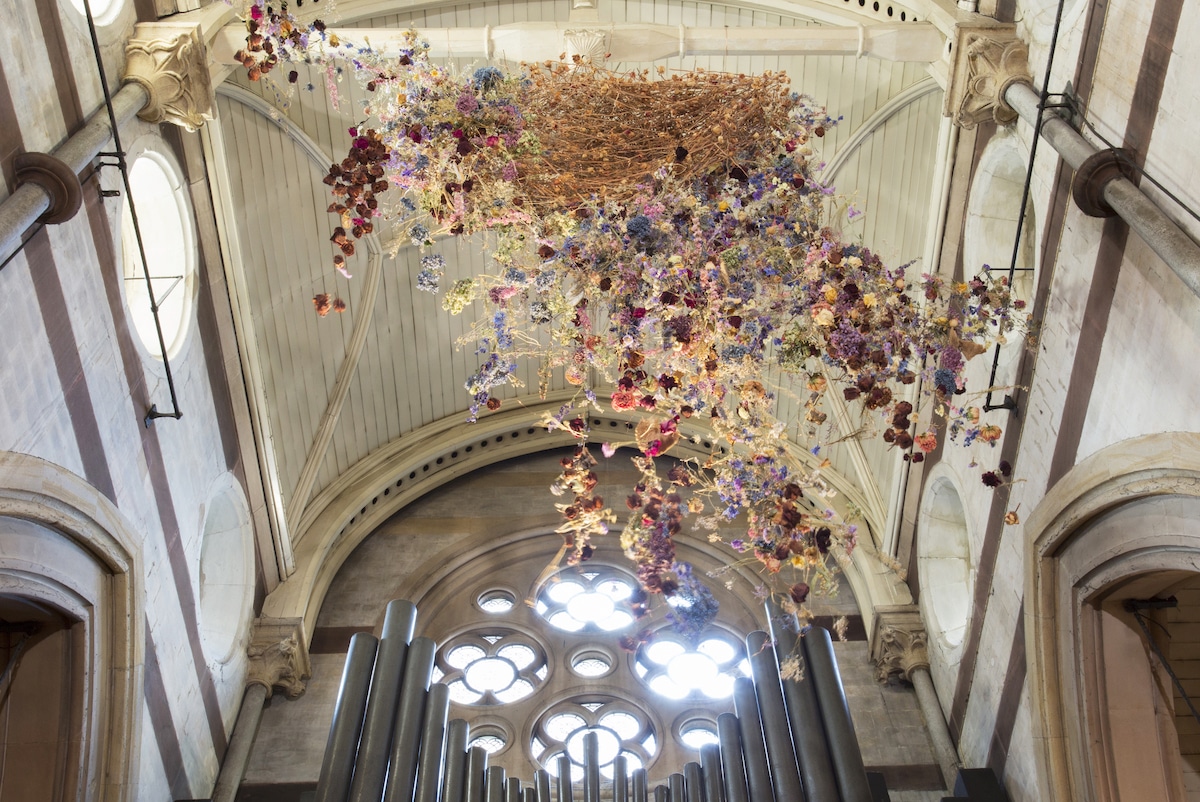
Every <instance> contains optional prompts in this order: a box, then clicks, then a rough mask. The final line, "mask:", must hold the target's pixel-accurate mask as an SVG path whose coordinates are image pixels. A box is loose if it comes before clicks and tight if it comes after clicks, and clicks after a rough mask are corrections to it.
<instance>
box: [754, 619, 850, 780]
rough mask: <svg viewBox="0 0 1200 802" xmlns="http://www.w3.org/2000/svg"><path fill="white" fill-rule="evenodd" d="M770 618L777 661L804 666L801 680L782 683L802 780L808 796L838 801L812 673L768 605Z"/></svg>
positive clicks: (792, 636) (792, 637)
mask: <svg viewBox="0 0 1200 802" xmlns="http://www.w3.org/2000/svg"><path fill="white" fill-rule="evenodd" d="M767 617H768V620H769V621H770V622H771V637H772V638H774V639H775V657H776V660H777V661H778V662H779V663H781V664H782V662H783V660H784V659H785V657H787V656H794V657H796V658H797V659H798V660H800V663H801V666H802V668H801V677H800V678H799V679H788V680H784V681H783V698H784V702H785V704H786V707H787V717H788V723H789V724H790V725H791V730H792V741H793V743H794V744H795V746H796V757H797V759H798V760H799V763H800V780H801V782H803V783H804V790H805V792H806V793H807V794H808V795H809V796H811V797H812V798H813V799H837V798H838V788H837V779H836V778H835V777H834V774H833V759H832V758H831V757H830V755H829V743H828V742H827V740H826V738H825V732H824V730H823V729H822V728H821V727H819V726H816V725H817V723H818V722H819V721H820V720H821V709H820V707H818V705H817V692H816V688H815V687H814V685H813V681H812V672H811V671H810V670H809V669H808V667H807V665H806V664H807V661H806V660H805V658H804V652H803V650H802V649H801V648H800V643H799V640H798V639H797V637H796V635H795V634H794V632H793V631H792V630H791V629H790V628H789V627H788V626H786V624H785V620H786V619H785V617H784V613H783V611H782V610H781V609H780V608H779V607H778V606H777V605H774V604H771V603H770V602H768V603H767ZM787 618H790V620H791V623H792V624H793V625H798V622H797V621H796V617H795V616H788V617H787Z"/></svg>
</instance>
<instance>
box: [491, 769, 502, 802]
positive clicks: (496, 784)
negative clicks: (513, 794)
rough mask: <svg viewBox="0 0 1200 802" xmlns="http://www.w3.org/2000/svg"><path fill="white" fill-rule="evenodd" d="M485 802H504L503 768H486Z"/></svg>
mask: <svg viewBox="0 0 1200 802" xmlns="http://www.w3.org/2000/svg"><path fill="white" fill-rule="evenodd" d="M487 802H504V768H503V767H502V766H488V770H487Z"/></svg>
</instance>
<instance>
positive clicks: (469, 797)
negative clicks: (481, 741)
mask: <svg viewBox="0 0 1200 802" xmlns="http://www.w3.org/2000/svg"><path fill="white" fill-rule="evenodd" d="M487 769H488V753H487V750H486V749H484V748H483V747H482V746H472V747H471V748H470V750H468V751H467V781H466V783H465V787H464V789H463V791H464V793H463V797H464V800H465V802H484V785H485V784H486V783H485V779H486V776H487Z"/></svg>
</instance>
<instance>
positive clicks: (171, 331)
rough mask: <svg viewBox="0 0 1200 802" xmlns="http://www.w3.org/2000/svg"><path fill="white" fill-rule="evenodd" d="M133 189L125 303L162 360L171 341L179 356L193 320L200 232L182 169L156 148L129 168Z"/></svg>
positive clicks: (124, 242)
mask: <svg viewBox="0 0 1200 802" xmlns="http://www.w3.org/2000/svg"><path fill="white" fill-rule="evenodd" d="M129 189H130V195H131V196H132V200H133V204H132V207H131V206H130V204H129V203H126V204H125V208H124V211H123V213H122V225H121V250H122V274H123V275H122V278H123V279H124V281H123V283H124V286H125V303H126V304H127V306H128V307H129V316H130V318H131V319H132V321H133V328H134V331H136V332H137V335H138V339H139V340H141V342H142V345H143V346H144V347H145V348H146V350H147V351H148V352H149V353H150V354H152V355H153V356H154V357H155V358H156V359H161V358H162V351H163V347H164V346H165V348H166V352H167V356H168V357H173V356H175V355H176V354H177V353H178V352H179V349H180V346H181V345H182V344H183V341H184V336H183V335H184V334H185V332H186V331H187V327H188V324H189V323H190V322H191V315H190V311H191V307H192V296H193V294H194V291H195V286H194V285H195V272H196V271H195V268H196V232H195V226H194V224H193V222H192V212H191V205H190V204H189V203H188V199H187V191H186V188H185V186H184V183H183V178H182V176H181V174H180V172H179V169H178V168H177V167H176V166H175V165H174V163H173V162H172V160H170V159H169V158H167V157H166V156H164V155H163V154H161V153H158V152H156V151H153V150H147V151H144V152H143V153H141V154H140V155H138V156H136V157H135V158H134V160H133V162H132V164H131V165H130V168H129ZM135 212H136V215H137V225H136V228H135V225H134V213H135ZM139 234H140V240H141V242H140V244H139V241H138V240H139ZM143 253H144V254H145V267H144V268H143V264H142V254H143ZM155 305H157V307H158V322H157V323H156V322H155V317H154V306H155ZM159 327H161V329H162V342H161V343H160V342H159Z"/></svg>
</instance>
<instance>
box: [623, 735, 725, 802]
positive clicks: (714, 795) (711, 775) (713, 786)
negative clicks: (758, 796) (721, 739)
mask: <svg viewBox="0 0 1200 802" xmlns="http://www.w3.org/2000/svg"><path fill="white" fill-rule="evenodd" d="M700 771H701V773H702V774H703V775H704V799H705V800H706V802H725V789H724V788H722V787H721V747H719V746H717V745H716V744H705V745H704V746H702V747H700ZM613 802H616V800H615V799H614V800H613Z"/></svg>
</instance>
